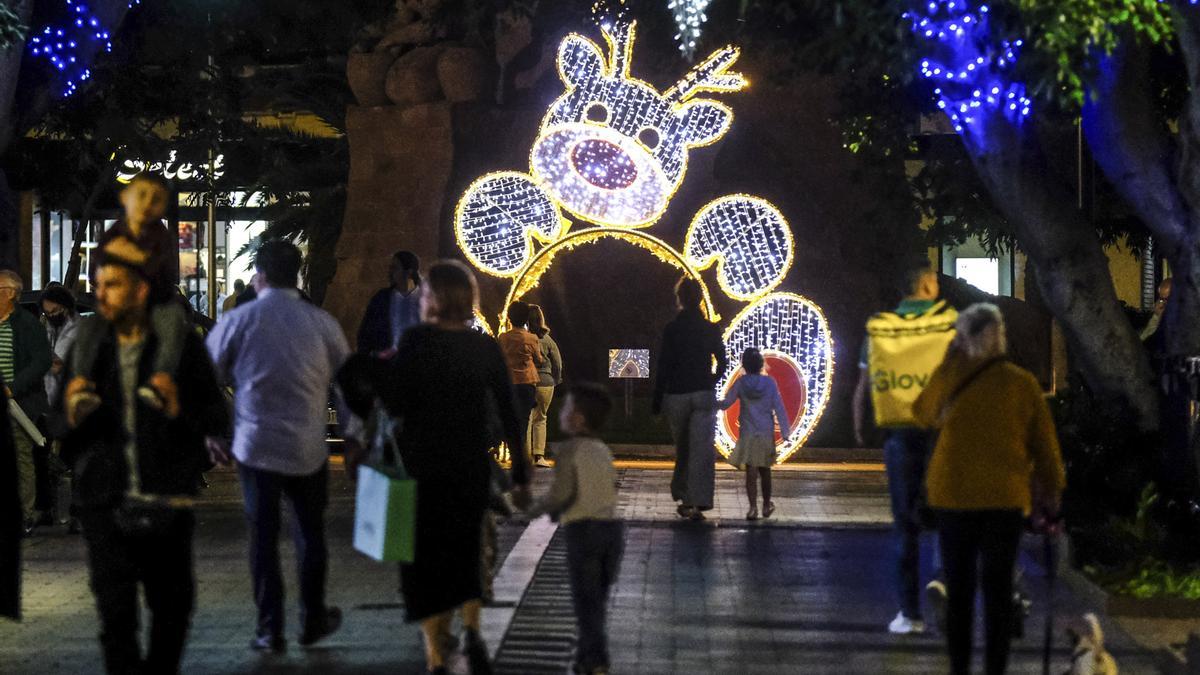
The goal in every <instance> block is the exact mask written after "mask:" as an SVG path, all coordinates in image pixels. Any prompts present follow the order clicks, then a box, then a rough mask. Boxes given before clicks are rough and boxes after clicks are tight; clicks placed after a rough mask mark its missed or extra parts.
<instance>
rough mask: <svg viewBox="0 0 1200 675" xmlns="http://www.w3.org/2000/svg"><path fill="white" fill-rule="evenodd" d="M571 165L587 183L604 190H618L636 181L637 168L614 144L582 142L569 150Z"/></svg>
mask: <svg viewBox="0 0 1200 675" xmlns="http://www.w3.org/2000/svg"><path fill="white" fill-rule="evenodd" d="M571 164H572V165H573V166H574V167H575V171H576V172H578V173H579V175H580V176H583V179H584V180H586V181H587V182H589V183H591V184H592V185H595V186H596V187H598V188H603V189H605V190H620V189H622V188H627V187H629V186H630V185H633V182H634V181H636V180H637V167H636V166H634V164H633V160H632V159H630V158H629V155H628V154H626V153H625V151H624V150H622V149H621V147H620V146H618V145H616V144H615V143H610V142H608V141H603V140H600V139H589V140H586V141H583V142H581V143H579V144H577V145H576V146H575V148H574V149H573V150H571Z"/></svg>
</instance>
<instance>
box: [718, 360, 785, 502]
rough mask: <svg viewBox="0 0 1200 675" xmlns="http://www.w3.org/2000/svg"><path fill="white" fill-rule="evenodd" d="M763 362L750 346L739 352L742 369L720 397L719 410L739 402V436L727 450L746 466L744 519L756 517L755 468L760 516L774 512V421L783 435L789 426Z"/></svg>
mask: <svg viewBox="0 0 1200 675" xmlns="http://www.w3.org/2000/svg"><path fill="white" fill-rule="evenodd" d="M763 365H764V360H763V355H762V352H760V351H759V350H757V349H754V348H753V347H751V348H750V349H747V350H746V351H745V352H743V353H742V369H743V370H745V374H743V375H742V376H741V377H740V378H738V379H737V381H736V382H734V383H733V387H731V388H730V390H729V394H728V395H727V396H726V397H725V398H724V399H722V400H721V401H720V403H719V405H720V406H721V409H722V410H728V409H729V408H730V407H732V406H733V404H734V403H738V404H739V405H740V409H739V411H738V427H739V432H738V439H737V445H736V446H734V448H733V452H731V453H729V463H730V464H732V465H734V466H736V467H738V468H739V469H745V470H746V496H747V497H748V498H749V501H750V510H749V511H748V512H747V513H746V520H757V519H758V504H757V502H758V489H757V488H758V484H757V481H755V475H754V474H755V473H756V472H755V469H757V470H758V471H757V473H758V477H759V478H760V479H761V480H762V494H763V510H762V513H763V517H764V518H770V517H771V514H772V513H775V503H774V502H772V501H771V467H772V466H774V464H775V424H776V422H778V423H779V429H780V431H782V432H783V436H784V437H785V438H786V437H787V435H788V433H789V431H790V430H791V422H790V421H789V420H788V415H787V410H786V409H785V408H784V406H783V397H782V396H780V395H779V386H778V385H776V384H775V380H773V379H771V378H770V377H769V376H767V375H763V374H762V370H763Z"/></svg>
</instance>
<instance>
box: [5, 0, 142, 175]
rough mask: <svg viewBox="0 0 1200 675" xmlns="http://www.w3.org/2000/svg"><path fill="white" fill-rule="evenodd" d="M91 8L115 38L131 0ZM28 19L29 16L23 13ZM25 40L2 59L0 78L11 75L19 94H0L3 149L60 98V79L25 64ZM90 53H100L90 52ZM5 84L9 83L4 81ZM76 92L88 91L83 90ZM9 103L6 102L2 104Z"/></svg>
mask: <svg viewBox="0 0 1200 675" xmlns="http://www.w3.org/2000/svg"><path fill="white" fill-rule="evenodd" d="M22 2H23V3H24V4H25V5H28V7H29V11H30V13H32V9H33V0H22ZM92 11H93V13H94V14H95V15H96V18H97V19H99V21H100V25H101V26H105V27H107V30H108V31H109V33H111V34H112V35H113V39H114V40H115V39H116V35H117V31H118V30H119V29H120V27H121V22H123V21H124V20H125V15H126V14H128V12H129V2H128V0H95V1H94V2H93V4H92ZM22 18H23V19H25V20H26V21H28V19H27V18H26V17H24V16H23V17H22ZM25 46H26V45H25V42H24V41H22V42H20V43H17V44H14V45H13V46H12V48H11V49H12V50H13V51H12V52H9V53H7V54H5V58H4V60H3V61H0V82H5V81H6V80H7V79H8V78H11V81H12V83H14V84H15V91H16V95H15V96H12V97H9V98H8V99H7V100H5V99H3V98H0V153H2V152H4V151H5V150H7V149H8V144H9V143H11V142H12V140H13V139H14V138H19V137H20V136H23V135H25V134H26V133H28V132H29V130H31V129H33V128H34V127H36V126H37V125H38V124H39V123H40V122H41V121H42V118H43V117H45V115H46V113H47V112H49V111H50V109H51V108H52V107H53V106H55V105H57V104H58V103H59V102H60V100H61V98H60V97H59V95H58V93H57V92H58V87H59V85H58V83H56V82H54V81H53V80H47V79H46V78H45V77H44V76H43V74H42V73H39V72H37V69H30V68H28V67H23V63H22V62H23V61H24V59H23V56H24V54H25ZM90 56H91V57H95V56H97V54H91V55H90ZM5 86H8V83H7V82H5ZM77 95H79V96H83V95H86V92H85V91H80V92H79V93H78V94H77ZM3 104H7V105H3Z"/></svg>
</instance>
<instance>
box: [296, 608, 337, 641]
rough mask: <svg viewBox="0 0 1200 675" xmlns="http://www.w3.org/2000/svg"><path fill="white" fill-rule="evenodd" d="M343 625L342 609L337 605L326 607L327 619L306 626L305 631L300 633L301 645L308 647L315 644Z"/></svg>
mask: <svg viewBox="0 0 1200 675" xmlns="http://www.w3.org/2000/svg"><path fill="white" fill-rule="evenodd" d="M341 627H342V610H340V609H338V608H337V607H327V608H326V609H325V619H324V620H323V621H319V622H317V623H311V624H309V625H307V626H305V627H304V631H303V632H302V633H300V645H301V646H302V647H308V646H310V645H314V644H316V643H318V642H320V641H321V640H324V639H325V638H327V637H329V636H330V635H333V634H334V633H336V632H337V629H339V628H341Z"/></svg>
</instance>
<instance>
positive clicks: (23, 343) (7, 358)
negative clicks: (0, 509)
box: [0, 270, 50, 534]
mask: <svg viewBox="0 0 1200 675" xmlns="http://www.w3.org/2000/svg"><path fill="white" fill-rule="evenodd" d="M24 287H25V284H24V282H23V281H22V280H21V276H20V275H19V274H17V273H16V272H13V271H12V270H0V376H2V377H3V378H4V381H5V382H7V383H9V384H8V385H7V386H6V387H5V388H4V394H5V402H4V403H5V408H6V413H7V408H8V401H9V400H13V401H16V403H17V406H18V407H20V409H21V411H22V412H23V413H24V414H25V416H26V417H27V418H29V420H30V421H31V422H34V423H36V422H37V420H38V418H39V417H41V416H42V415H43V414H45V413H46V411H47V410H48V409H49V407H50V406H49V402H48V401H47V400H46V385H45V380H44V379H43V378H44V377H45V375H46V373H48V372H50V342H49V341H48V340H47V339H46V329H45V328H43V327H42V324H41V323H40V322H39V321H38V320H37V318H36V317H34V315H33V314H31V313H30V312H27V311H25V310H23V309H21V308H20V307H18V306H17V301H18V300H19V299H20V297H21V291H22V290H23V289H24ZM12 427H13V443H14V446H15V447H16V455H17V491H18V494H19V495H20V498H21V516H22V518H23V520H24V525H25V533H26V534H29V533H31V532H32V531H33V527H34V524H35V523H36V522H37V513H36V509H35V508H34V505H35V503H36V498H37V481H36V477H35V476H36V475H35V473H34V467H33V447H34V440H33V438H32V437H31V436H30V435H29V433H28V432H26V431H25V429H23V428H22V426H21V425H20V424H15V423H14V424H13V425H12Z"/></svg>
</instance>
